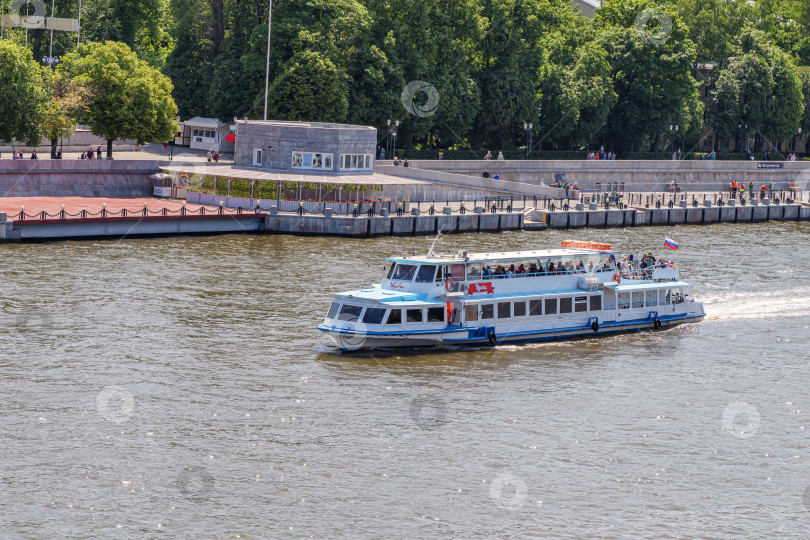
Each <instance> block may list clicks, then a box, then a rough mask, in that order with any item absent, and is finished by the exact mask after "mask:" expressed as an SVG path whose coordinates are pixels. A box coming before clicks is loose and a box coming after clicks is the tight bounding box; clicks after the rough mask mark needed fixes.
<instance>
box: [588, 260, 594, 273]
mask: <svg viewBox="0 0 810 540" xmlns="http://www.w3.org/2000/svg"><path fill="white" fill-rule="evenodd" d="M588 272H593V261H589V262H588Z"/></svg>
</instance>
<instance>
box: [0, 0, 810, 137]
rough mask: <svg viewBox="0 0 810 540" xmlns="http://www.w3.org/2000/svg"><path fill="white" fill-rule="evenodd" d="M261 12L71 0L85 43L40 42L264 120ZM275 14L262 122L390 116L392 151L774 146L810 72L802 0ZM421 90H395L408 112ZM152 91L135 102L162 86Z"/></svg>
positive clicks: (159, 0)
mask: <svg viewBox="0 0 810 540" xmlns="http://www.w3.org/2000/svg"><path fill="white" fill-rule="evenodd" d="M9 2H10V0H0V4H2V6H0V7H5V6H7V5H8V4H9ZM55 6H56V16H59V17H76V14H77V9H78V1H77V0H56V1H55ZM268 7H269V6H268V2H267V1H266V0H145V1H142V0H138V1H135V0H83V8H82V10H83V11H82V34H81V37H80V41H81V44H80V45H78V46H77V45H76V40H75V35H74V34H69V33H58V32H57V33H56V35H55V38H54V42H53V49H52V50H53V54H54V55H55V56H59V57H62V58H63V59H68V58H74V57H82V58H87V60H86V61H85V62H84V64H85V66H84V68H83V69H86V71H87V73H83V72H81V73H83V74H82V76H83V77H89V76H90V73H93V69H91V66H92V64H93V63H94V62H93V61H92V60H90V59H89V56H90V55H95V57H96V58H95V63H97V64H100V63H102V57H103V58H105V59H108V57H107V56H104V55H106V54H108V53H102V52H101V49H86V48H87V47H95V46H96V44H105V43H106V45H105V47H106V48H111V47H113V46H112V45H110V43H112V42H115V43H119V44H123V45H125V46H127V47H128V49H130V50H131V51H134V53H130V55H129V56H128V57H127V58H128V59H126V61H125V60H124V57H123V56H121V54H119V53H109V54H112V57H110V58H109V59H112V60H113V63H114V64H115V65H118V66H119V69H121V66H129V65H133V66H134V65H135V64H133V63H132V62H133V61H134V57H135V56H136V57H137V59H138V60H139V61H140V62H141V63H139V64H138V66H140V67H138V69H137V70H136V73H133V76H134V78H136V79H138V78H143V79H144V80H145V77H142V76H141V73H145V72H144V71H143V70H144V69H145V67H147V65H148V67H151V68H152V69H154V70H158V71H160V72H162V73H163V74H165V75H166V76H167V77H168V79H169V80H170V81H171V85H170V86H166V84H167V82H168V81H167V80H165V79H159V78H156V77H154V75H155V72H150V73H151V74H150V75H149V77H148V78H151V79H153V80H155V81H158V82H155V83H153V84H150V85H146V86H144V88H147V87H148V88H152V89H156V88H157V87H161V88H163V89H166V88H170V91H171V96H172V98H173V99H174V102H175V103H176V104H177V110H178V111H179V115H180V116H181V117H182V118H190V117H193V116H211V117H216V118H219V119H220V120H223V121H230V120H231V119H232V118H234V117H239V118H242V117H248V118H262V116H263V114H264V89H265V66H266V47H267V32H268ZM49 9H50V6H48V10H49ZM272 15H273V16H272V34H271V51H270V77H269V78H270V84H269V96H268V110H269V115H270V116H271V117H274V118H278V119H290V120H299V119H300V120H312V121H317V120H321V121H337V122H350V123H357V124H366V125H373V126H376V127H377V128H378V129H380V135H381V137H383V136H385V135H386V133H387V132H388V128H387V121H388V120H392V121H394V120H399V121H400V122H401V125H400V127H399V131H398V135H399V138H398V141H399V144H400V145H407V146H417V147H422V148H425V147H432V146H434V145H437V144H441V145H442V146H451V145H452V146H455V147H457V148H465V149H470V151H476V153H477V151H478V150H479V149H480V148H482V147H485V146H486V147H487V148H497V149H504V150H509V149H517V148H525V145H526V144H527V142H528V140H527V139H528V137H527V133H526V131H525V130H524V128H523V125H524V123H526V124H528V123H531V124H532V126H533V131H534V133H533V142H534V147H535V149H542V150H549V149H556V150H580V149H586V148H593V147H594V146H599V144H600V143H601V141H602V140H603V139H604V140H606V141H607V146H609V147H610V148H612V149H614V150H616V151H618V152H619V153H622V152H629V151H633V150H637V151H646V150H659V151H661V150H663V149H667V150H668V148H669V146H670V145H671V144H672V143H673V142H674V141H673V138H672V135H673V133H672V131H671V130H670V129H669V126H671V125H673V126H674V125H677V126H679V139H680V137H684V139H685V141H684V142H686V143H687V145H689V146H692V145H695V144H697V143H698V142H699V141H701V137H702V136H703V135H704V134H705V133H706V132H707V130H709V129H710V128H715V129H716V130H717V131H718V133H719V134H721V136H722V137H725V138H739V137H742V135H743V134H741V133H739V131H740V129H739V128H738V126H740V125H748V126H749V131H751V133H752V134H754V132H756V136H757V137H760V138H761V139H768V140H773V141H777V140H785V138H786V137H788V138H789V137H790V136H791V134H794V133H797V132H798V127H799V124H800V123H803V122H804V124H803V126H806V121H807V113H806V112H804V110H805V109H806V105H805V104H806V101H807V93H808V89H807V86H806V84H803V83H799V84H797V80H799V81H803V80H804V79H797V77H800V76H801V77H803V75H800V73H803V71H802V69H798V71H797V68H803V67H806V66H810V3H807V2H797V1H795V0H751V1H747V2H734V1H730V0H700V1H698V0H603V1H602V4H601V7H600V8H598V9H597V10H596V16H595V18H593V19H589V18H586V17H584V16H582V14H581V13H579V11H578V10H577V9H576V8H575V7H573V6H572V4H571V1H570V0H419V1H416V0H278V1H277V2H275V3H274V5H273V13H272ZM3 37H4V41H7V42H10V43H14V44H16V45H17V46H20V47H25V44H26V43H27V48H28V49H29V50H30V51H31V52H32V53H33V59H39V58H42V57H43V56H46V55H47V54H48V53H49V51H50V50H51V47H50V45H51V44H50V36H49V33H48V32H46V31H44V30H29V31H28V32H25V31H24V29H21V28H13V29H9V28H6V29H5V30H4V31H3ZM745 40H747V41H745ZM90 50H92V52H88V51H90ZM80 51H83V52H80ZM122 62H123V63H122ZM74 63H75V61H74ZM72 69H73V68H72ZM100 71H104V70H100ZM76 73H77V74H79V73H80V71H76ZM108 75H109V74H108ZM414 81H424V83H425V84H424V85H422V87H424V88H426V87H427V86H430V87H432V88H435V91H436V93H437V94H438V104H437V106H436V107H435V108H434V109H433V110H432V111H431V112H430V114H413V110H408V107H407V106H406V105H407V104H403V98H402V94H403V91H404V90H405V89H406V88H410V87H409V86H408V85H409V84H410V83H412V82H414ZM41 84H45V82H44V81H43V82H42V83H41ZM419 84H422V83H419ZM425 85H427V86H425ZM114 86H115V87H116V88H117V90H116V92H118V94H119V95H118V99H122V98H124V97H127V99H130V98H132V101H133V102H140V103H143V101H144V100H143V99H138V98H137V96H136V93H135V88H137V85H135V86H133V87H131V88H129V89H128V90H126V91H124V90H123V87H122V86H121V85H119V84H118V83H116V85H114ZM405 91H406V93H407V92H408V91H407V90H405ZM430 92H432V90H430ZM430 92H416V95H414V96H411V97H408V98H407V100H410V99H411V98H412V99H413V100H414V103H415V104H417V105H419V106H421V105H423V104H424V102H425V100H426V99H428V94H429V93H430ZM45 93H46V94H47V93H48V92H47V90H46V91H45ZM147 93H148V94H150V96H151V97H150V98H149V99H147V101H149V100H150V99H152V98H156V96H157V95H158V94H160V92H157V93H152V91H151V90H150V91H149V92H147ZM95 99H97V100H99V101H98V104H99V105H100V104H101V103H103V102H104V99H105V98H104V97H101V96H99V97H97V98H95ZM156 99H157V102H160V103H163V105H161V106H158V108H159V109H160V108H162V109H164V112H165V113H166V114H158V113H156V112H155V111H151V110H150V107H143V106H140V112H141V113H145V114H147V120H146V121H145V122H143V125H142V126H140V127H138V128H137V129H136V128H134V127H131V128H127V129H128V130H129V132H130V136H133V135H132V134H133V133H135V136H136V138H150V137H154V136H156V135H157V134H158V133H159V132H160V133H161V137H163V134H164V131H163V129H162V128H165V127H166V122H165V121H161V122H158V121H154V122H153V121H152V120H149V118H151V117H157V116H161V117H164V116H168V112H170V111H169V110H170V109H171V108H172V107H171V106H170V104H169V103H168V102H167V101H166V102H164V101H162V98H156ZM407 100H406V101H407ZM778 104H781V105H778ZM704 106H706V107H707V109H708V110H707V112H708V114H706V115H704V111H703V108H704ZM95 109H96V110H95V111H92V115H93V116H99V115H100V114H101V109H100V108H99V106H96V107H95ZM51 112H52V113H53V112H54V109H51ZM88 114H89V113H88ZM32 118H33V117H32ZM49 118H50V119H51V120H53V119H54V118H55V117H54V116H53V114H51V115H50V116H49ZM76 120H82V119H79V118H76ZM93 122H94V125H96V126H97V129H103V130H106V131H108V133H112V130H110V129H108V128H107V127H103V128H102V125H103V126H108V125H110V122H108V121H106V120H104V121H102V120H101V118H100V117H99V118H97V119H93ZM124 123H126V122H124ZM130 123H134V122H130ZM161 123H162V124H163V126H162V127H160V126H158V125H157V124H161ZM119 124H120V126H119V127H123V124H121V123H120V122H119ZM49 125H53V122H50V121H49ZM149 126H152V127H149ZM803 129H806V127H803ZM133 130H134V131H133ZM138 130H140V131H138ZM116 132H123V129H118V130H116ZM28 135H29V136H30V135H32V133H28Z"/></svg>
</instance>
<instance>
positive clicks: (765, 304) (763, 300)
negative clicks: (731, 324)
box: [699, 288, 810, 320]
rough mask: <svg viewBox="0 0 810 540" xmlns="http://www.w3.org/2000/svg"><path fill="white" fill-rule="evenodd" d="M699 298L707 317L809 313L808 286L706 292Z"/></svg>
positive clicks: (786, 315) (769, 316)
mask: <svg viewBox="0 0 810 540" xmlns="http://www.w3.org/2000/svg"><path fill="white" fill-rule="evenodd" d="M699 300H701V301H703V308H704V309H705V311H706V319H707V320H718V319H719V320H747V319H749V320H750V319H769V318H775V317H803V316H806V315H810V288H801V289H797V290H794V291H779V292H775V293H772V294H763V293H762V292H754V291H752V292H739V293H732V294H722V295H720V294H716V295H715V294H707V295H702V296H701V297H700V298H699Z"/></svg>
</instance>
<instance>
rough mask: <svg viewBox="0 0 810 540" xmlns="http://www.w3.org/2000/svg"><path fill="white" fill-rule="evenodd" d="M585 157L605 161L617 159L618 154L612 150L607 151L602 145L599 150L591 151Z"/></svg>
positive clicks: (590, 159)
mask: <svg viewBox="0 0 810 540" xmlns="http://www.w3.org/2000/svg"><path fill="white" fill-rule="evenodd" d="M585 159H587V160H589V161H604V160H609V161H615V160H616V154H614V153H613V151H612V150H609V151H607V152H605V147H604V146H600V147H599V151H598V152H591V153H589V154H588V155H587V157H586V158H585Z"/></svg>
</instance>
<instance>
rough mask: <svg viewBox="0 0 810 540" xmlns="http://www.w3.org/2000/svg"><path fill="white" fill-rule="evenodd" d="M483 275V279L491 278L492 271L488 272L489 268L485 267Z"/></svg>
mask: <svg viewBox="0 0 810 540" xmlns="http://www.w3.org/2000/svg"><path fill="white" fill-rule="evenodd" d="M483 275H484V277H487V276H491V275H492V270H490V268H489V266H487V267H485V268H484V273H483Z"/></svg>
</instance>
